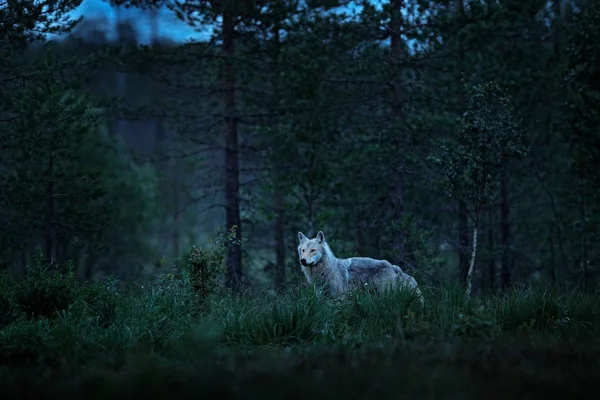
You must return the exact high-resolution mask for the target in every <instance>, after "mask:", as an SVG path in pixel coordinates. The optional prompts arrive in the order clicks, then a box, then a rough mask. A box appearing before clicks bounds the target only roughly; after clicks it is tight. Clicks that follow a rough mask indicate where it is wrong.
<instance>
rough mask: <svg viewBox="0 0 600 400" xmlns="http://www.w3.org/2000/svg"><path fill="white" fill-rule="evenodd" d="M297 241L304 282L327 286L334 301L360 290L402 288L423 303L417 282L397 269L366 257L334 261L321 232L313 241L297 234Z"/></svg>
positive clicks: (333, 256)
mask: <svg viewBox="0 0 600 400" xmlns="http://www.w3.org/2000/svg"><path fill="white" fill-rule="evenodd" d="M298 239H299V240H300V244H299V245H298V257H299V258H300V267H301V268H302V272H303V273H304V275H305V276H306V280H307V281H308V283H309V284H311V283H315V284H322V285H326V286H328V288H329V290H330V292H331V294H332V295H333V296H334V297H338V296H341V295H343V294H345V293H347V292H348V291H351V290H357V289H364V288H372V289H375V290H377V291H381V290H385V289H396V288H405V289H410V290H413V291H414V292H415V294H416V295H417V297H418V298H419V300H420V302H421V303H423V302H424V300H423V295H422V294H421V291H420V290H419V287H418V285H417V281H416V280H415V279H414V278H413V277H412V276H410V275H408V274H406V273H405V272H404V271H402V269H401V268H400V267H399V266H397V265H392V264H391V263H389V262H388V261H386V260H375V259H373V258H367V257H353V258H344V259H342V258H337V257H336V256H335V255H334V254H333V252H332V251H331V248H330V247H329V245H328V244H327V242H326V241H325V235H324V234H323V232H321V231H319V233H317V237H316V238H314V239H309V238H307V237H306V236H305V235H304V234H303V233H302V232H298Z"/></svg>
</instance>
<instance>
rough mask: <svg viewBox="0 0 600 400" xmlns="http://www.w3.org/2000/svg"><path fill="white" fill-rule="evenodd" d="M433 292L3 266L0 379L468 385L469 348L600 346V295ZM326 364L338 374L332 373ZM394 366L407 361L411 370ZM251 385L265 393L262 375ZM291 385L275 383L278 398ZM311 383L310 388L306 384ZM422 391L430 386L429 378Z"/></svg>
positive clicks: (484, 352) (480, 353) (481, 354)
mask: <svg viewBox="0 0 600 400" xmlns="http://www.w3.org/2000/svg"><path fill="white" fill-rule="evenodd" d="M423 292H424V296H425V299H426V302H425V305H424V306H422V305H421V304H420V303H419V301H418V300H417V299H416V298H415V297H414V295H413V294H412V293H407V292H389V293H383V294H379V295H377V294H373V293H369V292H361V293H353V294H351V295H349V296H348V297H347V298H345V299H332V298H330V297H328V296H327V295H325V294H324V293H322V292H320V291H319V290H317V289H315V288H313V287H307V286H300V287H294V288H289V290H288V291H287V292H285V293H284V294H281V295H269V294H268V293H251V292H245V293H242V294H239V295H232V294H228V293H224V292H221V293H219V292H215V293H213V294H211V295H210V296H200V297H199V296H197V295H196V293H195V292H194V290H193V289H192V288H191V285H189V284H186V283H185V280H181V279H176V278H173V277H171V279H169V280H165V279H161V280H159V281H158V282H157V283H156V284H153V285H150V286H149V287H147V288H145V289H144V290H141V291H139V290H138V291H133V290H130V289H126V288H118V285H116V284H115V282H113V281H104V282H97V283H81V282H78V281H77V280H76V279H75V278H74V276H73V275H72V274H71V273H69V272H66V273H61V272H58V271H51V270H47V269H44V268H39V269H37V270H34V271H32V273H30V274H29V275H28V277H27V278H26V279H25V280H13V279H11V278H10V277H8V276H6V275H0V306H1V310H0V389H2V388H1V384H2V382H8V381H6V380H4V381H3V380H2V377H3V376H4V377H7V376H9V377H10V378H5V379H10V382H11V383H14V382H15V381H14V379H16V378H15V374H16V372H15V371H19V372H18V373H19V374H21V375H19V376H28V375H27V374H28V373H29V374H34V375H35V376H38V374H39V373H40V372H39V371H46V370H50V371H62V372H63V373H67V374H69V376H71V377H72V376H73V374H75V375H77V374H80V373H81V371H84V370H90V369H91V370H96V371H99V370H102V371H127V370H129V371H135V374H141V373H143V371H144V368H146V367H141V366H140V365H139V362H140V361H139V360H144V363H143V365H146V366H147V365H154V366H155V367H148V368H151V369H152V368H161V369H160V372H157V371H158V370H155V369H152V371H154V372H149V373H150V374H151V375H152V374H158V375H159V376H160V377H161V378H160V379H166V378H165V376H172V375H170V374H171V373H166V372H165V371H178V372H177V374H176V376H177V377H178V378H176V377H175V376H174V375H173V376H172V379H175V380H178V379H183V378H182V377H185V376H188V374H192V375H193V376H195V378H194V380H195V381H196V383H197V382H200V381H202V382H206V381H205V380H199V376H198V374H199V373H200V372H198V371H202V372H201V373H200V374H201V375H202V376H203V377H205V378H206V379H209V377H212V378H210V379H209V381H211V382H212V383H210V384H208V383H207V385H208V386H207V387H210V388H212V389H210V390H220V389H215V388H216V387H220V386H219V385H218V384H217V383H216V380H218V379H232V378H231V376H232V375H231V374H233V375H235V376H236V378H235V380H236V382H238V383H239V384H240V385H241V384H242V383H241V381H238V380H239V379H241V380H242V381H243V380H244V379H252V382H254V383H257V382H261V379H264V374H266V375H269V374H272V373H273V371H274V369H275V370H277V373H278V374H284V373H285V374H287V373H289V374H292V375H293V374H296V373H299V372H298V371H304V372H301V373H303V374H304V373H306V374H309V375H310V376H311V379H313V378H314V376H313V375H314V374H317V375H318V374H325V375H328V376H330V375H331V376H336V374H341V375H339V376H338V378H339V379H341V378H342V377H344V379H351V380H354V381H355V382H354V383H353V384H356V385H366V383H365V382H363V383H360V382H362V381H361V379H362V380H364V379H367V380H368V379H370V378H369V377H371V378H373V376H374V375H373V374H380V375H378V378H377V379H383V378H382V377H383V376H386V377H388V376H389V379H392V377H394V379H395V380H394V381H393V382H392V381H390V382H388V381H387V380H386V381H384V383H382V384H383V385H384V386H385V385H388V384H389V385H392V386H394V387H395V386H396V385H398V384H399V382H404V385H405V387H409V386H410V387H413V386H411V385H414V383H410V382H409V381H407V379H408V377H412V378H414V379H416V381H415V382H421V383H422V384H423V383H424V382H427V381H428V379H431V374H441V375H440V376H438V377H437V378H435V379H438V380H439V381H438V380H436V382H439V384H440V385H442V384H443V385H449V387H454V386H456V385H457V384H456V382H455V381H454V379H468V376H470V375H469V374H471V373H472V372H468V373H467V372H465V371H464V370H463V369H461V368H462V367H461V368H458V369H457V367H452V366H451V365H455V363H457V362H458V361H460V360H462V357H464V354H470V355H471V356H470V357H472V358H470V359H468V360H462V361H461V362H463V361H464V362H466V363H467V364H469V363H470V364H469V365H471V364H472V363H473V362H474V361H473V360H480V361H477V362H483V361H481V360H484V359H485V360H487V359H488V358H489V357H492V356H491V355H490V354H496V353H497V352H505V354H506V355H507V357H508V358H506V359H507V360H508V359H510V354H511V352H514V351H515V349H519V348H522V347H523V346H524V345H523V344H522V343H524V342H525V343H529V344H528V345H526V346H525V347H527V346H531V345H532V344H531V343H532V340H533V341H535V343H537V344H535V345H536V346H548V347H547V348H546V350H544V352H545V353H544V354H546V355H545V356H544V357H549V356H548V354H550V353H548V351H551V350H548V349H554V350H556V349H558V348H565V347H564V346H567V347H566V348H568V346H582V344H581V343H588V345H587V346H588V347H587V348H585V349H583V348H580V349H579V350H577V351H578V352H579V353H577V354H579V355H577V357H579V358H581V357H584V355H585V354H586V352H589V353H590V354H600V351H599V349H598V346H597V345H593V343H596V342H597V341H595V338H596V337H597V335H598V333H600V329H599V328H600V297H599V296H598V294H597V293H589V292H588V293H586V292H559V291H556V290H549V289H547V288H541V287H531V288H523V289H515V290H512V291H510V292H508V293H505V294H495V295H491V294H490V295H482V296H479V297H476V298H473V299H471V300H466V299H465V297H464V295H463V290H462V288H457V287H446V288H423ZM590 343H592V345H589V344H590ZM561 346H562V347H561ZM527 348H528V349H529V347H527ZM578 348H579V347H578ZM524 351H525V352H528V351H531V350H524ZM594 352H595V353H594ZM527 354H529V353H527ZM374 355H375V356H374ZM503 356H504V353H498V354H496V355H495V356H493V357H500V358H499V359H502V357H503ZM513 356H514V357H517V356H518V357H520V355H514V354H513ZM373 357H374V358H373ZM528 357H530V356H528ZM561 357H562V356H561ZM569 357H574V356H572V355H571V356H569ZM373 359H375V360H377V361H373ZM136 360H137V361H136ZM519 360H520V359H519ZM561 360H563V359H562V358H561ZM563 361H564V360H563ZM485 362H489V360H488V361H485ZM507 362H508V361H507ZM561 362H562V361H561ZM132 363H133V364H132ZM136 363H137V364H136ZM148 363H150V364H148ZM357 363H358V364H357ZM372 363H375V364H376V366H373V365H371V364H372ZM513 364H515V361H514V360H513V361H511V363H510V368H513V367H512V366H513ZM517 364H518V363H517ZM132 365H133V366H132ZM244 365H245V366H246V367H241V366H244ZM324 365H330V367H329V368H332V370H328V371H326V372H325V371H324V370H323V368H324ZM353 365H354V366H355V367H352V366H353ZM356 365H361V366H362V367H356ZM386 365H387V366H388V367H385V366H386ZM392 365H397V366H396V367H393V368H392V367H391V366H392ZM461 365H462V364H461ZM486 365H487V364H486ZM494 365H495V364H494V363H491V364H489V366H488V367H486V368H490V369H494V368H496V367H495V366H494ZM508 365H509V364H507V366H505V367H503V368H509V366H508ZM3 368H4V372H2V369H3ZM8 368H10V369H8ZM15 368H16V369H15ZM40 368H41V370H40ZM162 368H167V370H164V369H162ZM240 368H241V369H240ZM298 368H300V369H298ZM349 368H350V369H349ZM353 368H354V369H353ZM364 368H372V370H365V369H364ZM386 368H387V369H386ZM389 368H392V369H394V368H403V371H404V372H403V373H402V374H403V375H402V377H400V376H399V375H394V374H395V372H393V371H390V370H389ZM465 368H467V367H465ZM469 368H470V367H469ZM498 368H499V367H498ZM484 369H485V368H484ZM11 371H12V372H11ZM23 371H26V372H25V375H23V373H24V372H23ZM27 371H28V372H27ZM32 371H38V372H32ZM269 371H270V372H269ZM318 371H321V372H318ZM336 371H337V372H336ZM357 371H361V372H360V373H359V372H357ZM436 371H438V372H436ZM440 371H441V372H440ZM469 371H470V370H469ZM106 373H109V374H110V373H112V372H106ZM7 374H8V375H7ZM244 374H250V375H251V376H252V378H248V377H247V378H243V377H244V376H246V375H244ZM257 374H258V375H257ZM261 374H262V375H261ZM345 374H350V375H345ZM363 374H366V375H364V376H363ZM390 374H391V375H390ZM319 376H320V375H319ZM412 378H411V379H412ZM19 379H21V378H19ZM23 379H25V378H23ZM36 379H37V378H36ZM70 379H72V378H70ZM111 379H112V378H111ZM136 379H138V378H136ZM169 379H171V378H169ZM203 379H204V378H203ZM314 379H317V378H314ZM319 379H320V378H319ZM328 379H334V378H328ZM335 379H337V378H335ZM520 379H521V378H520ZM317 380H318V379H317ZM311 382H312V381H311ZM411 382H412V381H411ZM442 382H443V383H442ZM51 383H52V382H47V385H51ZM313 383H314V382H313ZM129 384H130V383H129ZM170 384H172V382H171V383H170ZM257 384H258V383H257ZM215 385H216V386H215ZM361 387H362V386H361ZM456 387H457V389H456V390H458V391H459V388H458V386H456ZM4 389H6V388H4ZM4 389H2V390H4ZM40 390H41V389H40ZM43 390H49V389H48V388H47V387H45V388H44V389H43ZM156 390H157V391H160V390H159V389H156ZM227 390H233V389H231V388H229V387H228V389H227ZM248 390H250V391H252V390H256V391H257V392H256V396H257V397H264V393H263V392H261V390H259V389H257V388H256V387H254V386H252V385H250V387H249V388H248ZM284 390H285V389H284V388H279V389H277V390H275V389H273V390H272V393H271V395H274V393H283V392H282V391H284ZM298 390H300V391H302V393H304V394H307V393H308V392H310V390H309V389H307V388H306V387H304V384H302V385H301V387H300V388H299V389H298ZM414 390H415V391H416V392H412V393H413V394H414V393H417V394H418V393H419V392H418V390H417V387H416V386H414ZM0 391H1V390H0ZM307 391H308V392H307ZM459 392H460V391H459ZM7 393H9V392H7ZM36 393H37V394H39V392H36ZM103 393H104V392H103ZM157 393H158V392H157ZM165 393H166V392H165ZM259 393H262V394H260V395H259ZM460 393H463V392H460ZM463 394H464V393H463ZM32 396H33V395H32Z"/></svg>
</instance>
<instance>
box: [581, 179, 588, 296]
mask: <svg viewBox="0 0 600 400" xmlns="http://www.w3.org/2000/svg"><path fill="white" fill-rule="evenodd" d="M579 219H580V220H581V223H580V225H579V227H580V229H579V235H580V244H581V257H580V259H581V274H582V283H583V289H584V290H585V289H587V288H588V275H589V273H588V249H587V241H586V238H585V234H586V210H585V199H584V192H583V182H582V183H581V186H580V193H579Z"/></svg>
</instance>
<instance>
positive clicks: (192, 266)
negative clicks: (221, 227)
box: [184, 226, 240, 301]
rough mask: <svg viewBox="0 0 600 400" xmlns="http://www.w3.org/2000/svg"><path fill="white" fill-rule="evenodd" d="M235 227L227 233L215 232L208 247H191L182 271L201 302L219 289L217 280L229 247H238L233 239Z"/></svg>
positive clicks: (221, 273)
mask: <svg viewBox="0 0 600 400" xmlns="http://www.w3.org/2000/svg"><path fill="white" fill-rule="evenodd" d="M235 230H236V227H235V226H233V227H231V229H229V231H228V232H227V233H222V232H221V231H217V234H216V238H215V239H214V240H213V239H211V240H210V241H209V247H208V248H206V249H202V248H200V247H196V246H194V247H192V249H191V250H190V253H189V256H188V258H187V262H186V264H185V265H184V271H185V272H186V273H187V277H188V279H189V282H190V284H191V286H192V288H193V290H194V292H195V293H196V294H197V295H198V298H199V299H200V300H201V301H204V300H205V299H206V298H207V297H209V296H211V295H213V294H215V293H216V292H217V290H218V288H219V278H222V277H223V274H224V272H225V271H224V268H223V261H224V260H225V256H226V254H227V250H228V249H229V248H230V247H231V246H239V245H240V243H239V241H238V240H237V239H236V237H235Z"/></svg>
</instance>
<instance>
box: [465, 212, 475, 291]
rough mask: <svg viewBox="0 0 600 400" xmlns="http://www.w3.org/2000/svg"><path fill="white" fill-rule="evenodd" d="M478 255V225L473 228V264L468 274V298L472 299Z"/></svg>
mask: <svg viewBox="0 0 600 400" xmlns="http://www.w3.org/2000/svg"><path fill="white" fill-rule="evenodd" d="M476 255H477V223H475V225H474V226H473V247H472V248H471V263H470V265H469V272H468V273H467V291H466V296H467V298H470V297H471V291H472V289H473V271H474V270H475V256H476Z"/></svg>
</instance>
